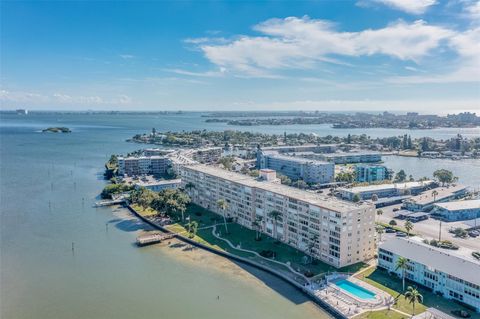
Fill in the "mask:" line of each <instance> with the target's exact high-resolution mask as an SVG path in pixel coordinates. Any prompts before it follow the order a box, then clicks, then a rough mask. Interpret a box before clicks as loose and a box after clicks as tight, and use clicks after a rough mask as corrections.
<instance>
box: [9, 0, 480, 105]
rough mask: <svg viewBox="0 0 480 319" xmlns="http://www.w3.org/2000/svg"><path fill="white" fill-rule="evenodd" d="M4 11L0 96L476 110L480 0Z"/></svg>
mask: <svg viewBox="0 0 480 319" xmlns="http://www.w3.org/2000/svg"><path fill="white" fill-rule="evenodd" d="M0 20H1V21H0V23H1V25H0V27H1V28H0V108H1V109H14V108H20V107H22V108H28V109H30V110H120V111H121V110H139V111H143V110H152V111H160V110H184V111H188V110H195V111H212V110H221V111H228V110H256V111H261V110H320V111H361V110H365V111H385V110H387V111H417V112H420V113H448V112H451V113H453V112H459V111H464V110H473V111H475V110H480V1H473V0H471V1H467V0H445V1H443V0H353V1H348V0H344V1H341V0H338V1H328V0H317V1H233V0H232V1H191V2H190V1H148V2H139V1H135V2H133V1H132V2H130V1H116V2H110V1H83V2H76V1H52V2H46V1H35V2H25V1H1V2H0ZM477 113H480V112H477Z"/></svg>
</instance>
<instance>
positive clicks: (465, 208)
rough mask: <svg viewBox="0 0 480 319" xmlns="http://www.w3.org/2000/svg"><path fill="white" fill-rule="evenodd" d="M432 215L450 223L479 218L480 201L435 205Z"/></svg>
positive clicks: (459, 201) (460, 201) (461, 201)
mask: <svg viewBox="0 0 480 319" xmlns="http://www.w3.org/2000/svg"><path fill="white" fill-rule="evenodd" d="M432 213H433V214H435V215H437V216H439V217H441V218H443V219H444V220H446V221H450V222H453V221H457V220H467V219H474V218H479V217H480V199H474V200H458V201H453V202H447V203H436V204H434V205H433V210H432Z"/></svg>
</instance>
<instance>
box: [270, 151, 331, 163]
mask: <svg viewBox="0 0 480 319" xmlns="http://www.w3.org/2000/svg"><path fill="white" fill-rule="evenodd" d="M265 155H266V156H270V157H274V158H279V159H283V160H286V161H292V162H297V163H305V164H308V163H313V164H328V165H332V163H330V162H327V161H319V160H314V159H308V158H304V157H299V156H288V155H283V154H279V153H274V152H267V153H266V154H265Z"/></svg>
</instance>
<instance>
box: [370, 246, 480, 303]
mask: <svg viewBox="0 0 480 319" xmlns="http://www.w3.org/2000/svg"><path fill="white" fill-rule="evenodd" d="M400 257H404V258H407V259H408V266H407V269H406V271H405V277H406V278H407V279H409V280H411V281H414V282H416V283H418V284H420V285H422V286H425V287H427V288H430V289H431V290H432V291H434V292H436V293H438V294H440V295H442V296H443V297H445V298H447V299H453V300H457V301H459V302H461V303H464V304H467V305H469V306H470V307H473V308H475V309H476V311H477V312H480V276H479V274H480V261H478V260H476V259H474V257H472V256H471V251H470V250H467V249H466V248H461V250H460V251H451V250H446V249H442V248H437V247H434V246H430V245H429V244H425V243H423V242H422V239H421V238H419V237H415V238H410V239H406V238H398V237H397V238H393V239H391V240H389V241H386V242H384V243H382V244H381V245H380V247H379V249H378V267H380V268H384V269H386V270H388V271H389V272H390V273H395V274H397V275H398V276H399V277H401V274H402V270H401V269H396V268H397V266H396V263H397V260H398V258H400Z"/></svg>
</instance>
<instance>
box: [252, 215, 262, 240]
mask: <svg viewBox="0 0 480 319" xmlns="http://www.w3.org/2000/svg"><path fill="white" fill-rule="evenodd" d="M261 222H262V217H261V216H258V217H257V218H255V220H254V221H253V222H252V227H253V228H254V229H255V240H257V241H258V240H260V226H261Z"/></svg>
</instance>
